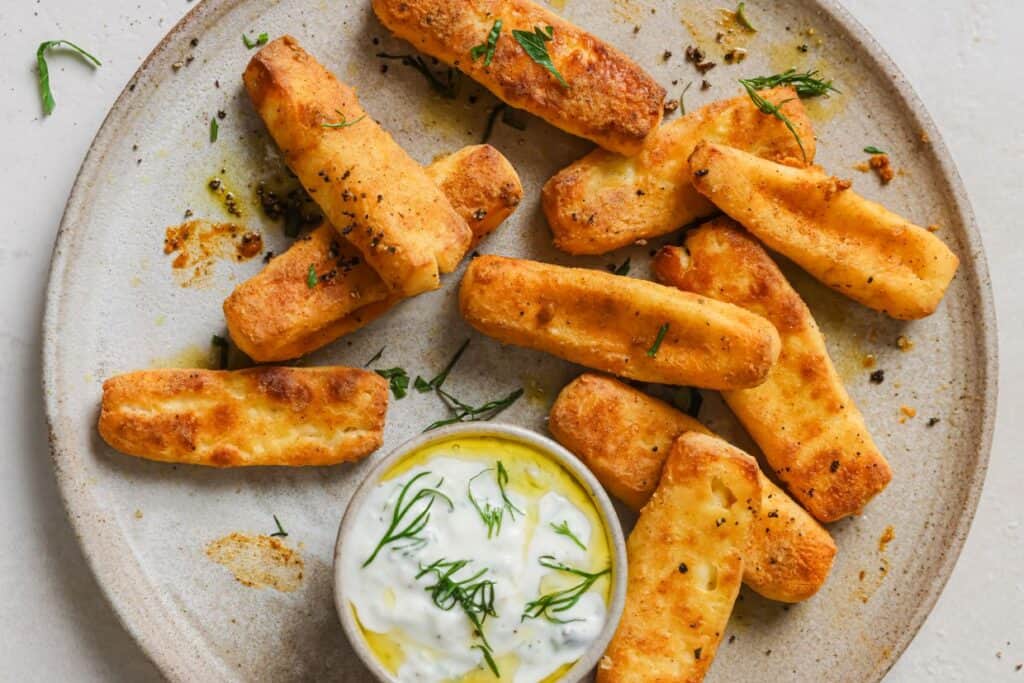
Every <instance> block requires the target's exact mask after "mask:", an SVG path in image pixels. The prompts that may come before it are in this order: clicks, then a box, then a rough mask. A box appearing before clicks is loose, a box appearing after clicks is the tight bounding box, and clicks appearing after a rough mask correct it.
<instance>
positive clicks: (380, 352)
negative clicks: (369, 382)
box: [363, 346, 386, 368]
mask: <svg viewBox="0 0 1024 683" xmlns="http://www.w3.org/2000/svg"><path fill="white" fill-rule="evenodd" d="M385 348H386V347H384V346H382V347H380V351H378V352H377V353H375V354H373V357H372V358H370V360H368V361H366V363H364V364H363V367H364V368H368V367H370V366H371V365H373V364H374V363H376V362H377V361H379V360H380V357H381V356H383V355H384V349H385Z"/></svg>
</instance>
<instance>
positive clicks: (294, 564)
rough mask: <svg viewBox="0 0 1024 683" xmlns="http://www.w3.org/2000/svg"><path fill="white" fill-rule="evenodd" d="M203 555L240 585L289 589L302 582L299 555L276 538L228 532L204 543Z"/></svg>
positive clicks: (298, 585)
mask: <svg viewBox="0 0 1024 683" xmlns="http://www.w3.org/2000/svg"><path fill="white" fill-rule="evenodd" d="M206 556H207V557H209V558H210V559H211V560H213V561H214V562H216V563H217V564H219V565H221V566H223V567H225V568H227V569H228V570H229V571H230V572H231V573H232V574H234V575H235V579H236V580H237V581H238V582H239V583H240V584H242V585H243V586H249V587H250V588H273V589H274V590H278V591H281V592H283V593H290V592H292V591H294V590H297V589H298V588H299V587H300V586H301V585H302V577H303V574H304V572H305V563H304V562H303V561H302V556H301V555H299V553H298V552H297V551H296V550H293V549H292V548H289V547H288V546H287V545H285V544H284V543H282V542H281V540H280V539H277V538H271V537H270V536H249V535H247V534H241V533H238V532H235V533H231V534H228V535H227V536H225V537H223V538H218V539H217V540H215V541H212V542H211V543H210V544H209V545H207V546H206Z"/></svg>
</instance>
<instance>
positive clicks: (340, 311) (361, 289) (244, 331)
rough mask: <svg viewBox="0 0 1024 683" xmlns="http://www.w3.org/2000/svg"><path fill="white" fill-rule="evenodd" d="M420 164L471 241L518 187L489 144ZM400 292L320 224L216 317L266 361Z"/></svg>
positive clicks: (338, 332) (333, 335)
mask: <svg viewBox="0 0 1024 683" xmlns="http://www.w3.org/2000/svg"><path fill="white" fill-rule="evenodd" d="M426 172H427V176H428V177H430V179H431V180H433V181H434V183H435V184H436V185H437V186H438V187H439V188H441V190H442V191H443V192H444V194H445V196H446V197H447V198H448V201H449V202H450V203H451V204H452V206H454V207H455V209H456V210H457V211H458V212H459V214H460V215H461V216H462V217H463V218H464V219H465V220H466V222H467V223H468V224H469V226H470V228H471V229H472V231H473V242H474V244H475V243H476V242H477V241H479V240H480V239H481V238H483V237H485V236H486V235H488V234H490V233H491V232H492V231H493V230H494V229H495V228H496V227H497V226H498V225H500V224H501V222H502V221H504V220H505V219H506V218H508V216H509V215H510V214H511V213H512V212H513V211H514V210H515V208H516V206H518V204H519V201H520V199H521V198H522V195H523V188H522V185H521V184H520V182H519V176H518V175H516V172H515V169H514V168H512V164H510V163H509V162H508V159H506V158H505V157H504V156H502V154H501V153H500V152H498V150H496V149H495V148H493V147H491V146H490V145H473V146H471V147H464V148H463V149H460V150H459V151H457V152H455V153H453V154H450V155H448V156H446V157H443V158H441V159H439V160H437V161H435V162H434V163H432V164H430V165H429V166H427V167H426ZM310 266H313V269H314V271H315V272H316V274H317V276H318V278H319V279H318V282H317V285H316V286H315V287H309V285H308V283H307V279H308V276H309V267H310ZM403 298H404V297H403V296H401V295H396V294H394V293H392V292H390V291H389V290H388V288H387V286H385V284H384V282H383V281H382V280H381V279H380V276H379V275H377V272H376V271H375V270H374V269H373V268H371V267H370V265H369V264H367V263H366V262H365V261H364V260H363V259H362V257H361V254H360V253H359V251H358V250H357V249H356V248H355V247H354V246H352V245H351V244H349V243H348V242H347V241H345V240H344V239H343V238H341V237H340V236H339V235H338V234H337V232H336V231H335V230H334V228H333V227H332V226H330V225H328V224H324V225H321V226H320V227H318V228H316V229H315V230H313V231H312V232H311V233H310V234H309V235H308V236H306V237H303V238H302V239H299V240H297V241H296V242H295V243H293V244H292V246H291V247H289V249H288V250H287V251H286V252H284V253H283V254H280V255H279V256H277V257H276V258H274V259H273V260H272V261H271V262H270V263H269V264H268V265H267V266H266V267H265V268H264V269H263V270H262V271H260V272H259V273H258V274H257V275H255V276H254V277H252V278H250V279H248V280H246V281H245V282H243V283H242V284H240V285H239V286H238V287H236V288H235V290H234V291H233V292H232V293H231V295H230V296H229V297H228V298H227V299H226V300H225V301H224V317H225V319H226V320H227V325H228V331H229V332H230V333H231V338H232V339H233V340H234V341H235V344H237V345H238V348H240V349H241V350H242V351H244V352H245V353H246V354H248V355H249V357H250V358H252V359H254V360H256V361H259V362H261V363H266V362H271V361H281V360H288V359H290V358H297V357H299V356H302V355H304V354H307V353H310V352H312V351H314V350H316V349H318V348H320V347H321V346H324V345H325V344H328V343H330V342H332V341H334V340H335V339H337V338H338V337H340V336H342V335H344V334H348V333H350V332H353V331H355V330H357V329H359V328H360V327H362V326H363V325H366V324H367V323H369V322H370V321H372V320H374V319H376V318H377V317H379V316H380V315H382V314H383V313H385V312H386V311H388V310H389V309H390V308H391V307H392V306H394V305H395V304H396V303H398V302H399V301H401V300H402V299H403Z"/></svg>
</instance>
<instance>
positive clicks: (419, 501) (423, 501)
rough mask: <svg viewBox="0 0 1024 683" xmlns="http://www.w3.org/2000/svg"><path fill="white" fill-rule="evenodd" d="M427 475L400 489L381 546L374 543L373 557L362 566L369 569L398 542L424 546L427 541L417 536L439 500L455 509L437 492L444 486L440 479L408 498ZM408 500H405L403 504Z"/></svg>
mask: <svg viewBox="0 0 1024 683" xmlns="http://www.w3.org/2000/svg"><path fill="white" fill-rule="evenodd" d="M429 475H430V472H429V471H427V472H420V473H419V474H417V475H416V476H414V477H412V478H411V479H409V481H407V482H405V484H404V485H403V486H402V488H401V490H400V491H399V494H398V500H397V501H396V502H395V508H394V510H392V511H391V523H390V524H389V525H388V529H387V531H385V532H384V535H383V536H382V537H381V539H380V542H379V543H377V547H376V548H374V549H373V553H371V554H370V556H369V557H368V558H366V561H365V562H363V567H368V566H370V564H372V563H373V561H374V560H375V559H377V555H378V554H379V553H380V551H381V550H382V549H383V548H384V547H385V546H388V545H391V544H393V543H397V542H400V541H409V543H408V545H406V546H405V547H410V546H419V545H423V544H424V543H426V540H425V539H424V538H423V537H422V536H420V535H419V534H420V532H421V531H423V529H424V528H426V526H427V524H428V523H429V522H430V509H431V508H432V507H433V506H434V502H435V501H436V500H437V499H438V498H440V499H441V500H443V501H445V502H446V503H448V508H449V509H450V510H454V509H455V504H454V503H452V499H451V498H449V497H448V496H446V495H445V494H444V493H443V492H442V491H440V490H439V487H440V486H441V485H442V484H443V483H444V479H439V480H438V482H437V483H436V484H434V486H424V487H423V488H420V489H418V490H417V491H416V493H414V494H412V496H411V497H410V496H409V491H410V490H412V488H413V486H415V485H416V482H418V481H419V480H420V479H422V478H423V477H426V476H429ZM407 498H408V500H406V499H407ZM414 509H415V510H418V511H417V512H415V514H413V510H414ZM410 515H413V516H412V519H411V520H408V521H406V517H409V516H410ZM402 524H404V526H402V527H401V528H399V525H402Z"/></svg>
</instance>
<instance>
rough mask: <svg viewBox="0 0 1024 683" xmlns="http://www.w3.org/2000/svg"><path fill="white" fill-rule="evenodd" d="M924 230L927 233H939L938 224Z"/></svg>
mask: <svg viewBox="0 0 1024 683" xmlns="http://www.w3.org/2000/svg"><path fill="white" fill-rule="evenodd" d="M925 230H927V231H928V232H938V231H939V224H938V223H932V224H931V225H929V226H928V227H927V228H925Z"/></svg>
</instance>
